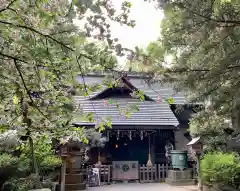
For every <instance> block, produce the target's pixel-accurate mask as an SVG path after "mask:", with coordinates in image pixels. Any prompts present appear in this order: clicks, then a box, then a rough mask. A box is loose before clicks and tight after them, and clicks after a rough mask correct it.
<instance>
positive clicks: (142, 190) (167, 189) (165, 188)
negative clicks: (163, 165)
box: [88, 183, 196, 191]
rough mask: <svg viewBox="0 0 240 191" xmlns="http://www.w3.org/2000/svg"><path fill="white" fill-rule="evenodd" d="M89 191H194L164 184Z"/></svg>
mask: <svg viewBox="0 0 240 191" xmlns="http://www.w3.org/2000/svg"><path fill="white" fill-rule="evenodd" d="M88 190H89V191H196V187H194V186H169V185H168V184H165V183H150V184H140V183H136V184H135V183H129V184H112V185H106V186H99V187H91V188H88Z"/></svg>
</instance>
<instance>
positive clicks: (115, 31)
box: [76, 0, 164, 65]
mask: <svg viewBox="0 0 240 191" xmlns="http://www.w3.org/2000/svg"><path fill="white" fill-rule="evenodd" d="M128 1H129V2H131V3H132V7H131V12H130V15H129V19H131V20H135V21H136V26H135V27H133V28H132V27H128V26H124V25H120V24H119V23H117V22H113V21H110V23H109V24H110V28H111V36H112V38H118V39H119V43H120V44H122V47H125V48H129V49H133V50H134V47H136V46H138V47H139V48H144V47H146V46H147V45H148V44H149V43H150V42H151V41H155V40H157V38H158V37H159V36H160V22H161V20H162V19H163V16H164V15H163V13H162V11H160V10H159V9H156V8H155V6H154V4H153V3H149V2H145V1H144V0H128ZM123 2H124V0H112V3H113V5H114V7H115V8H116V10H120V9H121V4H122V3H123ZM83 23H84V21H80V20H76V24H77V25H79V26H81V25H82V24H83ZM118 60H119V64H120V65H122V64H124V63H125V61H126V60H125V58H124V57H123V58H119V59H118Z"/></svg>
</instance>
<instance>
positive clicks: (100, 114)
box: [74, 75, 186, 126]
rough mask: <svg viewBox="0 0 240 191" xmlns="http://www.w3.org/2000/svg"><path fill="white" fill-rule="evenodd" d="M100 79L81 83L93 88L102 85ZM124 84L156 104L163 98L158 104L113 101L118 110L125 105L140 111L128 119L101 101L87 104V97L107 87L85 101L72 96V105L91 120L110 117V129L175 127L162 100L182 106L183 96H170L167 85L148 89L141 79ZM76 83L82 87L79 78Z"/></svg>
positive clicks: (172, 91) (173, 120)
mask: <svg viewBox="0 0 240 191" xmlns="http://www.w3.org/2000/svg"><path fill="white" fill-rule="evenodd" d="M104 77H105V76H104V75H92V76H91V75H90V76H85V77H84V82H85V83H86V84H87V85H93V84H103V81H104ZM127 78H128V81H129V82H130V83H131V84H132V85H133V86H135V87H136V88H137V89H138V90H141V91H143V92H144V93H145V95H147V96H149V97H150V98H152V99H153V100H157V98H158V97H159V96H161V97H162V98H163V101H162V103H158V102H156V101H143V102H142V101H140V100H138V99H134V98H115V99H117V102H118V104H119V106H120V107H121V108H124V107H126V105H132V104H134V105H137V106H138V107H139V109H140V111H137V112H135V113H133V114H132V115H131V117H130V118H126V117H124V116H121V115H120V113H119V111H118V109H117V107H116V106H114V105H110V106H108V107H106V106H104V103H103V100H89V98H90V97H94V96H95V95H97V94H99V93H100V92H102V91H103V90H104V89H106V88H107V87H104V88H103V90H101V91H99V92H93V93H92V94H91V95H90V96H89V97H87V98H86V97H84V96H75V97H74V101H75V103H76V104H77V105H78V106H80V109H81V112H83V113H89V112H93V113H94V115H95V119H96V120H97V119H98V118H99V119H100V118H101V119H104V118H106V117H111V119H112V124H113V125H156V126H166V125H167V126H177V125H178V124H179V122H178V120H177V119H176V117H175V115H174V114H173V112H172V110H171V109H170V107H169V104H168V103H167V102H166V101H165V100H166V99H168V98H170V97H172V98H173V99H174V104H184V103H186V98H185V96H184V95H183V94H181V93H178V94H174V90H173V88H171V87H170V86H169V85H167V84H165V85H161V84H157V83H156V84H152V85H151V86H150V85H148V84H147V83H146V78H144V77H143V78H142V77H136V76H133V77H129V76H128V77H127ZM77 81H78V82H79V83H83V78H82V77H81V76H79V77H78V78H77ZM76 123H77V124H91V123H89V122H86V121H83V120H81V121H79V120H76Z"/></svg>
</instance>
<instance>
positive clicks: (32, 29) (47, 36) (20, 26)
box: [0, 20, 112, 70]
mask: <svg viewBox="0 0 240 191" xmlns="http://www.w3.org/2000/svg"><path fill="white" fill-rule="evenodd" d="M0 23H2V24H6V25H10V26H13V27H17V28H22V29H26V30H29V31H32V32H34V33H37V34H39V35H40V36H43V37H45V38H47V39H50V40H52V41H53V42H55V43H57V44H59V45H61V46H62V47H64V48H66V49H67V50H70V51H71V52H75V50H74V49H73V48H71V47H69V46H67V45H66V44H64V43H63V42H61V41H59V40H57V39H55V38H53V37H52V36H50V35H48V34H43V33H42V32H40V31H38V30H36V29H34V28H32V27H28V26H25V25H19V24H14V23H10V22H8V21H2V20H0ZM78 54H79V55H80V56H82V57H84V58H87V59H88V60H92V61H96V60H95V59H94V58H93V57H92V56H89V55H86V54H83V53H78ZM10 58H11V57H10ZM12 59H15V58H14V57H12ZM16 60H19V59H16ZM19 61H22V60H19ZM23 62H24V61H23ZM104 67H105V69H109V70H112V68H109V67H106V66H104Z"/></svg>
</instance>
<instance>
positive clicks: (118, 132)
mask: <svg viewBox="0 0 240 191" xmlns="http://www.w3.org/2000/svg"><path fill="white" fill-rule="evenodd" d="M119 136H120V131H119V130H118V131H117V140H119Z"/></svg>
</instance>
